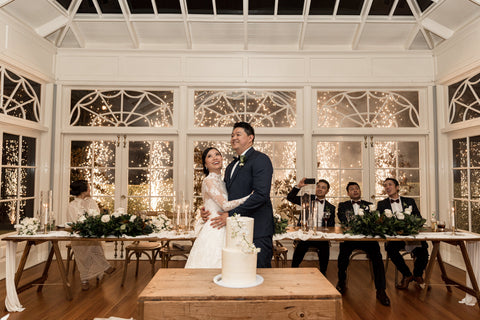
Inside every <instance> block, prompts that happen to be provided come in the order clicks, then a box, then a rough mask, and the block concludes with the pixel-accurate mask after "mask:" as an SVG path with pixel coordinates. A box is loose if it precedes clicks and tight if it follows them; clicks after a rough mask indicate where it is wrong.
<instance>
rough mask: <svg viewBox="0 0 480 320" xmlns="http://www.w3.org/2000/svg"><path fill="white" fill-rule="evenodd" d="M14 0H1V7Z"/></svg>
mask: <svg viewBox="0 0 480 320" xmlns="http://www.w3.org/2000/svg"><path fill="white" fill-rule="evenodd" d="M12 1H13V0H0V8H1V7H3V6H4V5H6V4H9V3H10V2H12Z"/></svg>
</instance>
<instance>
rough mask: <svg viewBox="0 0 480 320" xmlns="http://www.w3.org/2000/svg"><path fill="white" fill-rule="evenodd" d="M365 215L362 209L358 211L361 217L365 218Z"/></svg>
mask: <svg viewBox="0 0 480 320" xmlns="http://www.w3.org/2000/svg"><path fill="white" fill-rule="evenodd" d="M364 214H365V212H364V211H363V209H362V208H360V209H358V215H359V216H360V217H363V215H364Z"/></svg>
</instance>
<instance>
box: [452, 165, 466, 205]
mask: <svg viewBox="0 0 480 320" xmlns="http://www.w3.org/2000/svg"><path fill="white" fill-rule="evenodd" d="M453 197H454V198H468V171H467V169H455V170H453Z"/></svg>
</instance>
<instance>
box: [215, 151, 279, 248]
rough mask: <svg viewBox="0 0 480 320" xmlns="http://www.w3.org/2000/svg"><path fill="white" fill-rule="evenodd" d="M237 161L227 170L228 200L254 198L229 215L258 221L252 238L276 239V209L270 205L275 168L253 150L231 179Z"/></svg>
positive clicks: (266, 158) (265, 156)
mask: <svg viewBox="0 0 480 320" xmlns="http://www.w3.org/2000/svg"><path fill="white" fill-rule="evenodd" d="M234 164H235V161H232V162H231V163H230V164H229V165H228V166H227V169H226V170H225V178H224V180H225V184H226V187H227V191H228V200H235V199H240V198H243V197H245V196H248V195H249V194H251V193H252V191H253V194H252V195H251V196H250V197H249V198H248V199H247V201H245V202H244V203H243V204H242V205H240V206H238V207H236V208H235V209H233V210H231V211H230V212H229V215H233V214H234V213H238V214H239V215H241V216H244V217H252V218H254V219H255V223H254V229H253V238H254V239H255V238H261V237H268V236H272V235H273V231H274V223H273V209H272V202H271V201H270V189H271V186H272V175H273V166H272V162H271V161H270V158H269V157H268V156H267V155H266V154H264V153H262V152H259V151H256V150H255V149H253V147H252V148H250V150H248V151H247V153H246V154H245V163H244V165H243V166H240V164H238V165H237V167H236V168H235V171H234V172H233V176H232V177H230V175H231V172H232V169H233V166H234Z"/></svg>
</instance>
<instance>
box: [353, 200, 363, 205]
mask: <svg viewBox="0 0 480 320" xmlns="http://www.w3.org/2000/svg"><path fill="white" fill-rule="evenodd" d="M353 204H358V205H361V204H362V201H352V205H353Z"/></svg>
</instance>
